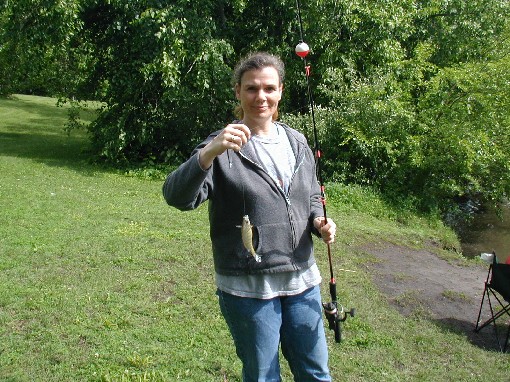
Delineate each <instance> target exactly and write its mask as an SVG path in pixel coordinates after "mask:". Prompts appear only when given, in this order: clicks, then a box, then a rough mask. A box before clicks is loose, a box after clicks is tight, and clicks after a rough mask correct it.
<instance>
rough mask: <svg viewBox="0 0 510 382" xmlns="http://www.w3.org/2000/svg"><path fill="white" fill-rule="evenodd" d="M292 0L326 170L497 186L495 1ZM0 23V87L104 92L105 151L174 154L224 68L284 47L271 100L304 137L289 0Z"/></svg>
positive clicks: (506, 45)
mask: <svg viewBox="0 0 510 382" xmlns="http://www.w3.org/2000/svg"><path fill="white" fill-rule="evenodd" d="M301 8H302V9H301V11H302V21H303V27H304V40H305V41H306V42H307V43H308V44H309V45H310V47H311V54H310V56H309V57H308V59H309V61H308V63H309V64H311V67H312V71H311V73H312V74H311V78H310V80H311V86H312V89H313V91H314V100H315V103H316V105H317V108H318V113H317V114H318V118H317V123H318V124H319V128H320V137H321V146H323V148H324V152H325V154H326V155H325V165H324V169H325V171H326V173H325V175H326V177H327V178H328V179H332V180H333V179H334V180H342V181H345V182H353V183H359V184H370V185H374V186H376V187H378V188H379V189H380V190H382V191H384V192H388V193H394V194H396V193H405V194H413V195H418V196H419V195H422V196H424V197H425V198H427V199H430V200H432V201H431V204H434V203H436V202H438V203H439V202H440V201H441V200H445V199H446V200H448V199H451V198H453V197H457V196H459V195H463V196H465V195H468V196H470V197H473V196H476V197H482V198H489V199H497V198H500V197H502V196H504V195H508V193H509V182H510V181H509V179H508V177H509V175H508V163H510V160H509V159H510V158H509V156H510V154H509V153H510V150H509V147H508V145H509V142H510V139H509V136H508V134H509V133H508V131H509V129H508V126H509V122H510V121H509V117H508V115H510V113H509V110H510V107H509V103H510V94H509V90H508V89H510V86H509V85H508V84H509V77H508V69H507V68H508V67H509V62H508V58H507V57H508V52H509V51H510V38H509V36H510V32H509V31H508V25H509V16H508V15H509V14H510V4H509V3H508V1H506V0H494V1H492V2H491V4H490V6H487V3H486V1H484V0H473V1H469V2H465V1H463V0H391V1H389V0H371V1H368V2H366V1H365V2H363V1H359V0H348V1H343V2H339V1H336V0H320V1H318V0H317V1H302V2H301ZM0 27H1V28H0V87H1V88H0V93H9V92H13V91H15V92H29V93H30V92H32V93H34V92H35V93H39V94H51V95H57V96H59V98H61V99H69V100H71V102H78V101H80V100H84V99H94V100H98V101H101V102H102V103H103V105H104V107H103V109H101V113H100V116H99V118H98V119H97V120H96V121H95V122H94V123H92V124H90V125H88V126H87V129H88V130H89V132H90V133H91V137H92V142H93V145H94V147H95V151H96V153H97V154H98V155H99V156H101V157H102V158H103V159H105V160H108V161H110V162H113V163H124V164H125V163H130V162H143V163H160V162H164V161H167V160H169V158H171V159H172V160H174V161H178V160H180V159H181V158H183V157H185V156H187V155H188V154H189V152H190V151H191V150H192V149H193V147H194V146H195V144H196V143H197V142H198V141H200V140H201V139H203V138H204V137H205V136H206V135H207V134H209V132H211V131H213V130H215V129H217V128H221V127H222V126H224V125H225V124H226V123H228V122H230V121H231V120H232V119H233V115H232V109H233V107H234V103H235V98H234V95H233V91H232V88H231V81H230V76H231V72H232V68H233V66H234V64H235V63H236V62H237V60H238V59H239V57H240V56H242V55H244V54H246V53H248V52H250V51H254V50H268V51H270V52H272V53H275V54H278V55H280V56H281V57H282V58H283V60H284V62H285V64H286V68H287V76H286V83H285V92H284V98H283V100H282V103H281V108H282V110H283V111H284V112H285V111H286V112H287V114H288V115H287V116H285V118H286V120H288V121H291V122H292V125H293V126H296V127H299V128H300V129H302V130H303V131H304V132H305V133H307V135H308V136H310V137H311V135H310V134H309V132H310V119H309V117H308V116H305V117H301V116H300V112H301V111H303V110H305V109H306V104H307V98H306V83H305V76H304V71H303V62H302V60H300V59H299V58H298V57H296V56H295V54H294V47H295V45H296V44H297V43H298V41H299V39H300V34H299V23H298V18H297V9H296V3H295V1H294V0H279V1H270V0H260V1H258V2H248V1H243V0H221V1H213V0H201V1H189V0H178V1H155V0H133V1H129V2H125V1H120V0H110V1H108V2H101V1H98V0H73V1H70V2H60V1H56V0H52V1H41V0H22V1H17V2H8V3H4V5H3V7H2V8H0ZM289 114H294V115H289ZM71 117H72V116H71ZM71 122H72V121H71ZM173 164H175V163H173Z"/></svg>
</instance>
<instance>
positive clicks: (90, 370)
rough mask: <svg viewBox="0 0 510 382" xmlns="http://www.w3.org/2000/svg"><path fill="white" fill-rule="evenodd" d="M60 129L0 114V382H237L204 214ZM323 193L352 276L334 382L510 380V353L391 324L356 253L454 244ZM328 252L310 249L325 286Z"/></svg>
mask: <svg viewBox="0 0 510 382" xmlns="http://www.w3.org/2000/svg"><path fill="white" fill-rule="evenodd" d="M66 118H67V110H66V108H65V107H56V106H55V100H53V99H48V98H41V97H33V96H22V95H17V96H14V97H12V98H8V99H5V98H3V99H0V173H1V182H0V206H1V210H0V381H12V382H14V381H16V382H18V381H19V382H21V381H179V380H183V381H201V382H204V381H218V382H224V381H240V372H241V365H240V362H239V361H238V359H237V357H236V355H235V350H234V347H233V345H232V341H231V339H230V335H229V333H228V330H227V327H226V325H225V323H224V322H223V319H222V317H221V315H220V312H219V309H218V306H217V301H216V296H215V287H214V278H213V267H212V257H211V254H210V242H209V236H208V233H209V231H208V223H207V206H205V205H204V206H202V207H200V208H199V209H198V210H196V211H193V212H187V213H183V212H179V211H177V210H175V209H172V208H170V207H168V206H167V205H166V204H165V202H164V200H163V197H162V195H161V186H162V181H161V180H151V179H146V178H145V179H144V178H142V177H136V176H127V175H125V174H122V173H120V172H118V171H114V170H106V169H104V168H101V167H99V166H97V165H94V164H91V163H90V162H89V161H88V156H87V144H88V141H87V137H86V134H85V132H84V131H76V130H75V131H72V132H71V134H70V135H67V134H66V133H65V132H64V131H63V126H64V124H65V122H66ZM83 118H84V119H85V121H87V120H90V119H91V118H93V113H89V114H85V115H83ZM331 190H332V194H333V197H332V198H331V199H332V201H331V202H330V203H329V209H330V215H331V216H332V217H333V218H334V219H335V220H336V221H337V223H340V222H341V227H340V236H341V239H340V240H339V241H338V242H337V243H335V245H334V246H333V251H334V258H335V260H334V261H335V267H336V268H337V269H340V268H346V269H351V270H356V271H357V272H356V273H345V274H343V273H339V274H337V281H338V289H339V297H340V300H341V302H342V303H344V305H346V306H348V307H350V306H355V307H356V309H357V316H356V317H355V318H353V319H349V320H347V321H346V322H345V324H344V325H343V329H344V341H343V342H342V343H341V344H340V345H339V344H335V343H334V340H333V336H332V332H330V331H328V341H329V344H330V368H331V370H332V374H333V377H334V379H335V380H338V381H340V380H343V381H509V380H510V366H509V365H510V362H509V361H510V359H509V357H508V354H506V355H504V354H500V353H495V352H490V351H486V350H483V349H480V348H477V347H475V346H474V345H472V344H471V343H470V342H469V341H468V340H467V339H466V338H465V336H464V335H463V334H462V333H455V332H452V331H449V330H447V329H445V328H443V327H440V326H438V325H437V324H434V323H433V322H432V321H429V320H427V319H426V317H423V318H420V317H412V318H404V317H402V316H400V315H399V314H398V312H396V311H395V310H394V309H393V308H391V307H390V306H389V305H388V303H387V302H386V299H385V298H384V297H383V296H382V295H381V294H380V292H379V291H378V290H377V288H376V287H375V286H374V284H373V283H372V282H371V279H370V275H369V274H367V272H366V268H365V267H364V266H363V263H364V262H365V261H367V258H365V257H364V255H363V254H362V253H361V254H360V253H354V252H353V248H354V246H353V245H352V244H353V243H356V244H359V243H362V242H364V241H367V242H368V241H371V240H379V239H382V238H384V239H385V240H392V241H397V242H399V243H404V244H406V245H413V246H419V245H420V243H422V242H424V241H425V240H436V241H438V242H452V243H454V242H455V239H454V238H453V235H452V234H451V232H449V231H448V230H447V229H445V228H444V227H443V226H442V225H441V224H439V223H438V222H434V221H431V220H430V219H425V218H419V217H415V216H412V215H405V216H404V215H403V213H402V212H395V211H392V210H391V209H389V208H388V207H386V206H384V204H383V203H382V202H381V201H379V200H378V199H377V198H375V197H374V196H373V195H370V194H367V193H365V192H364V191H362V190H356V189H349V188H342V187H340V186H335V185H332V187H331ZM368 206H369V207H368ZM324 249H325V248H324V246H323V245H321V244H320V243H317V251H318V255H317V256H318V258H319V259H320V260H319V261H320V264H319V266H320V268H321V270H322V273H323V276H324V278H325V279H328V277H329V276H328V267H327V259H326V255H325V250H324ZM450 255H451V254H450ZM480 288H483V285H481V286H480ZM323 289H324V291H323V292H324V295H325V299H328V298H329V297H328V296H327V286H326V285H325V287H324V288H323ZM475 310H476V307H475V308H474V312H473V314H474V315H475V313H476V312H475ZM283 378H284V381H291V380H292V378H291V375H290V372H289V370H288V368H287V367H286V366H285V365H284V368H283Z"/></svg>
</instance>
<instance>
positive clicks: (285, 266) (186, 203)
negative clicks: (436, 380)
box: [163, 53, 336, 381]
mask: <svg viewBox="0 0 510 382" xmlns="http://www.w3.org/2000/svg"><path fill="white" fill-rule="evenodd" d="M283 79H284V66H283V63H282V62H281V60H280V59H279V58H277V57H275V56H273V55H270V54H267V53H255V54H252V55H249V56H248V57H246V58H245V59H244V60H242V61H241V62H240V63H239V64H238V65H237V67H236V69H235V72H234V83H235V94H236V97H237V99H238V100H239V102H240V108H239V120H237V121H234V122H233V123H231V124H229V125H227V126H226V127H225V128H224V129H222V130H220V131H217V132H215V133H213V134H211V135H210V136H209V137H208V138H207V139H206V140H205V141H204V142H203V143H202V144H200V145H199V146H198V147H197V148H196V149H195V150H194V152H193V153H192V156H191V157H190V158H189V159H188V160H187V161H186V162H185V163H183V164H182V165H181V166H180V167H179V168H178V169H177V170H176V171H174V172H173V173H171V174H170V175H169V176H168V178H167V179H166V181H165V184H164V186H163V194H164V196H165V199H166V201H167V203H168V204H170V205H172V206H174V207H177V208H179V209H181V210H191V209H194V208H196V207H198V205H200V203H202V202H204V201H205V200H209V221H210V236H211V241H212V249H213V258H214V266H215V271H216V284H217V287H218V290H217V294H218V297H219V305H220V309H221V312H222V314H223V316H224V318H225V320H226V322H227V325H228V327H229V329H230V332H231V334H232V337H233V340H234V343H235V346H236V351H237V355H238V356H239V358H240V359H241V361H242V363H243V381H279V380H280V364H279V360H278V348H279V345H280V344H281V348H282V352H283V355H284V357H285V358H286V359H287V361H288V362H289V365H290V368H291V370H292V373H293V374H294V378H295V380H296V381H330V380H331V378H330V375H329V370H328V365H327V363H328V352H327V346H326V339H325V333H324V325H323V321H322V311H321V298H320V291H319V284H320V282H321V276H320V274H319V270H318V268H317V265H316V263H315V259H314V256H313V242H312V233H313V234H315V235H318V236H321V237H322V239H323V240H324V241H325V242H326V243H332V242H333V241H334V236H335V230H336V226H335V223H334V222H333V221H331V220H330V219H328V221H327V222H326V221H325V220H324V218H323V216H322V215H323V209H322V204H321V200H320V187H319V185H318V182H317V179H316V174H315V161H314V157H313V153H312V151H311V150H310V148H309V146H308V144H307V142H306V140H305V138H304V136H303V135H302V134H300V133H299V132H297V131H296V130H293V129H291V128H290V127H288V126H286V125H284V124H282V123H279V122H276V117H277V115H278V103H279V101H280V99H281V96H282V91H283ZM245 216H247V217H248V218H249V220H250V222H251V224H252V225H253V226H252V227H251V230H250V229H249V228H250V227H248V231H249V232H248V233H250V232H251V233H252V234H253V239H252V241H251V238H250V241H251V242H250V243H248V244H247V243H246V240H245V243H244V244H243V238H242V230H241V229H240V226H241V225H243V217H245ZM245 229H246V225H245V226H244V227H243V231H244V230H245ZM245 239H246V237H245ZM251 244H253V249H254V250H255V251H250V250H249V248H250V247H251Z"/></svg>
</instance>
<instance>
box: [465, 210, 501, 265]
mask: <svg viewBox="0 0 510 382" xmlns="http://www.w3.org/2000/svg"><path fill="white" fill-rule="evenodd" d="M459 236H460V240H461V245H462V251H463V253H464V256H466V257H470V258H472V257H475V256H480V253H482V252H492V251H495V252H496V256H497V257H498V260H499V262H505V261H506V259H507V258H508V257H510V201H507V202H505V203H503V204H502V205H501V215H498V214H497V212H496V210H495V209H494V208H490V207H488V208H486V209H484V210H483V211H482V212H479V213H477V214H476V215H475V218H474V220H473V222H472V223H471V224H469V225H467V226H465V227H463V228H462V229H461V230H460V232H459Z"/></svg>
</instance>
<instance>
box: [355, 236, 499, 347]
mask: <svg viewBox="0 0 510 382" xmlns="http://www.w3.org/2000/svg"><path fill="white" fill-rule="evenodd" d="M433 250H434V248H430V249H419V250H417V249H412V248H408V247H403V246H397V245H394V244H389V243H383V244H373V245H370V246H365V247H364V248H363V251H364V252H365V253H368V254H370V255H372V256H373V257H374V258H375V259H376V260H375V261H373V262H369V263H367V267H368V270H369V272H370V274H371V275H372V277H373V280H374V282H375V283H376V285H377V286H378V287H379V289H380V290H381V291H382V292H383V293H384V294H385V295H386V296H388V301H389V302H390V304H392V305H393V306H394V307H395V308H396V309H397V310H398V311H399V312H400V313H401V314H403V315H405V316H410V315H422V316H425V317H426V318H428V319H430V320H432V321H434V322H436V323H437V324H438V325H441V326H442V327H445V328H446V329H448V330H454V331H456V332H459V333H463V334H465V335H466V336H467V338H468V339H469V340H470V341H471V342H472V343H473V344H475V345H477V346H480V347H482V348H484V349H488V350H489V349H490V350H498V349H499V348H498V345H497V342H496V340H495V337H494V331H493V329H492V327H486V328H484V329H482V330H481V331H480V332H478V333H475V332H474V328H475V325H476V320H477V318H478V312H479V309H480V302H481V299H482V295H483V288H484V282H485V280H486V278H487V271H488V266H487V267H485V266H477V265H465V264H461V262H459V264H455V263H453V262H449V261H446V260H443V259H441V258H440V257H438V255H437V254H435V253H434V252H433ZM485 307H487V309H485ZM487 317H489V311H488V304H487V303H485V304H484V310H483V311H482V318H481V319H482V320H485V319H486V318H487ZM502 329H505V328H504V327H503V328H502ZM504 333H506V331H505V332H504Z"/></svg>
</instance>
